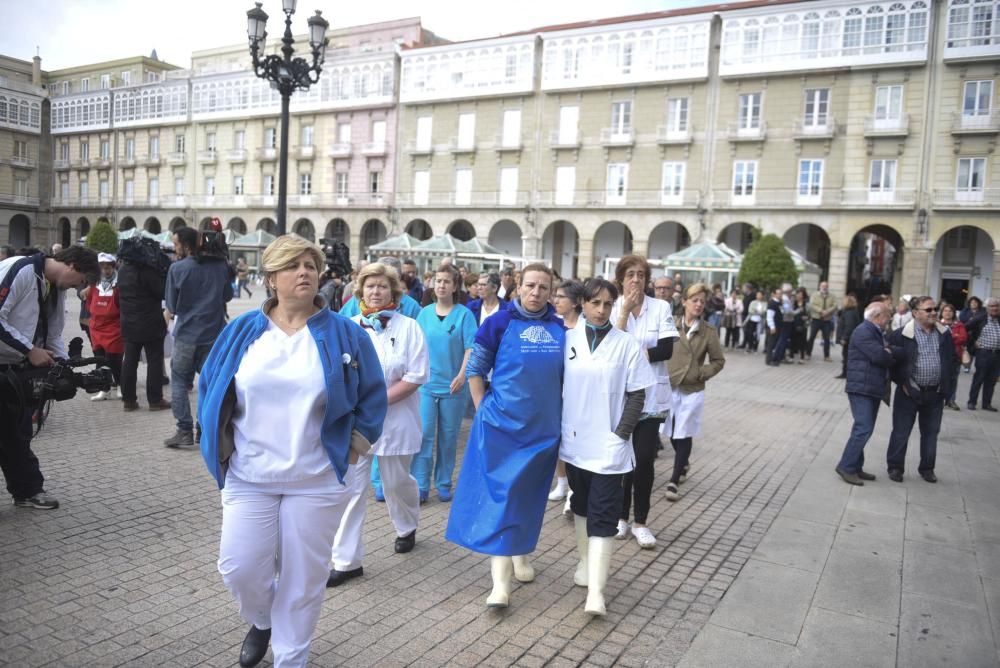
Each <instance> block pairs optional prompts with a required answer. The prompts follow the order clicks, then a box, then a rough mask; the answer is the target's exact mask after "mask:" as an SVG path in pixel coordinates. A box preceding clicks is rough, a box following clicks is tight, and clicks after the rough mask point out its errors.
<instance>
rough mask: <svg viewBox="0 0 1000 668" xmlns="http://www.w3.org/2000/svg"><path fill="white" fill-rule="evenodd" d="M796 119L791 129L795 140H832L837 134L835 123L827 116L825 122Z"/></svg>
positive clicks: (813, 119) (832, 118)
mask: <svg viewBox="0 0 1000 668" xmlns="http://www.w3.org/2000/svg"><path fill="white" fill-rule="evenodd" d="M808 120H809V122H808V123H807V122H806V119H801V118H800V119H797V120H796V121H795V123H794V125H793V127H792V136H793V137H794V138H795V139H833V138H834V137H835V136H836V134H837V121H836V119H834V117H833V116H827V117H826V119H825V120H821V119H815V118H810V119H808Z"/></svg>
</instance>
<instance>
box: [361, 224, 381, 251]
mask: <svg viewBox="0 0 1000 668" xmlns="http://www.w3.org/2000/svg"><path fill="white" fill-rule="evenodd" d="M386 234H387V232H386V229H385V224H384V223H383V222H382V221H381V220H379V219H378V218H372V219H370V220H368V221H366V222H365V224H364V225H363V226H362V227H361V250H362V255H363V254H364V251H366V250H367V248H368V247H369V246H373V245H375V244H377V243H379V242H381V241H385V237H386Z"/></svg>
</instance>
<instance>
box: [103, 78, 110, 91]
mask: <svg viewBox="0 0 1000 668" xmlns="http://www.w3.org/2000/svg"><path fill="white" fill-rule="evenodd" d="M109 88H111V75H110V74H102V75H101V90H107V89H109Z"/></svg>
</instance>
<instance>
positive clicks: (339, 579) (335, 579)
mask: <svg viewBox="0 0 1000 668" xmlns="http://www.w3.org/2000/svg"><path fill="white" fill-rule="evenodd" d="M364 574H365V569H364V568H363V567H361V566H358V567H357V568H355V569H353V570H349V571H338V570H337V569H336V568H331V569H330V577H328V578H327V579H326V586H327V587H339V586H340V585H342V584H344V583H345V582H347V581H348V580H351V579H353V578H359V577H361V576H362V575H364Z"/></svg>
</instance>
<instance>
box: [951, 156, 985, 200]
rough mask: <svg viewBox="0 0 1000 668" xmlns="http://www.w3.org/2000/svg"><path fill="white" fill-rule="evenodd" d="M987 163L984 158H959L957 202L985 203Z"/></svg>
mask: <svg viewBox="0 0 1000 668" xmlns="http://www.w3.org/2000/svg"><path fill="white" fill-rule="evenodd" d="M987 162H988V161H987V159H986V158H982V157H969V158H959V160H958V163H957V164H956V170H955V201H957V202H982V201H983V194H984V193H985V184H986V169H987Z"/></svg>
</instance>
